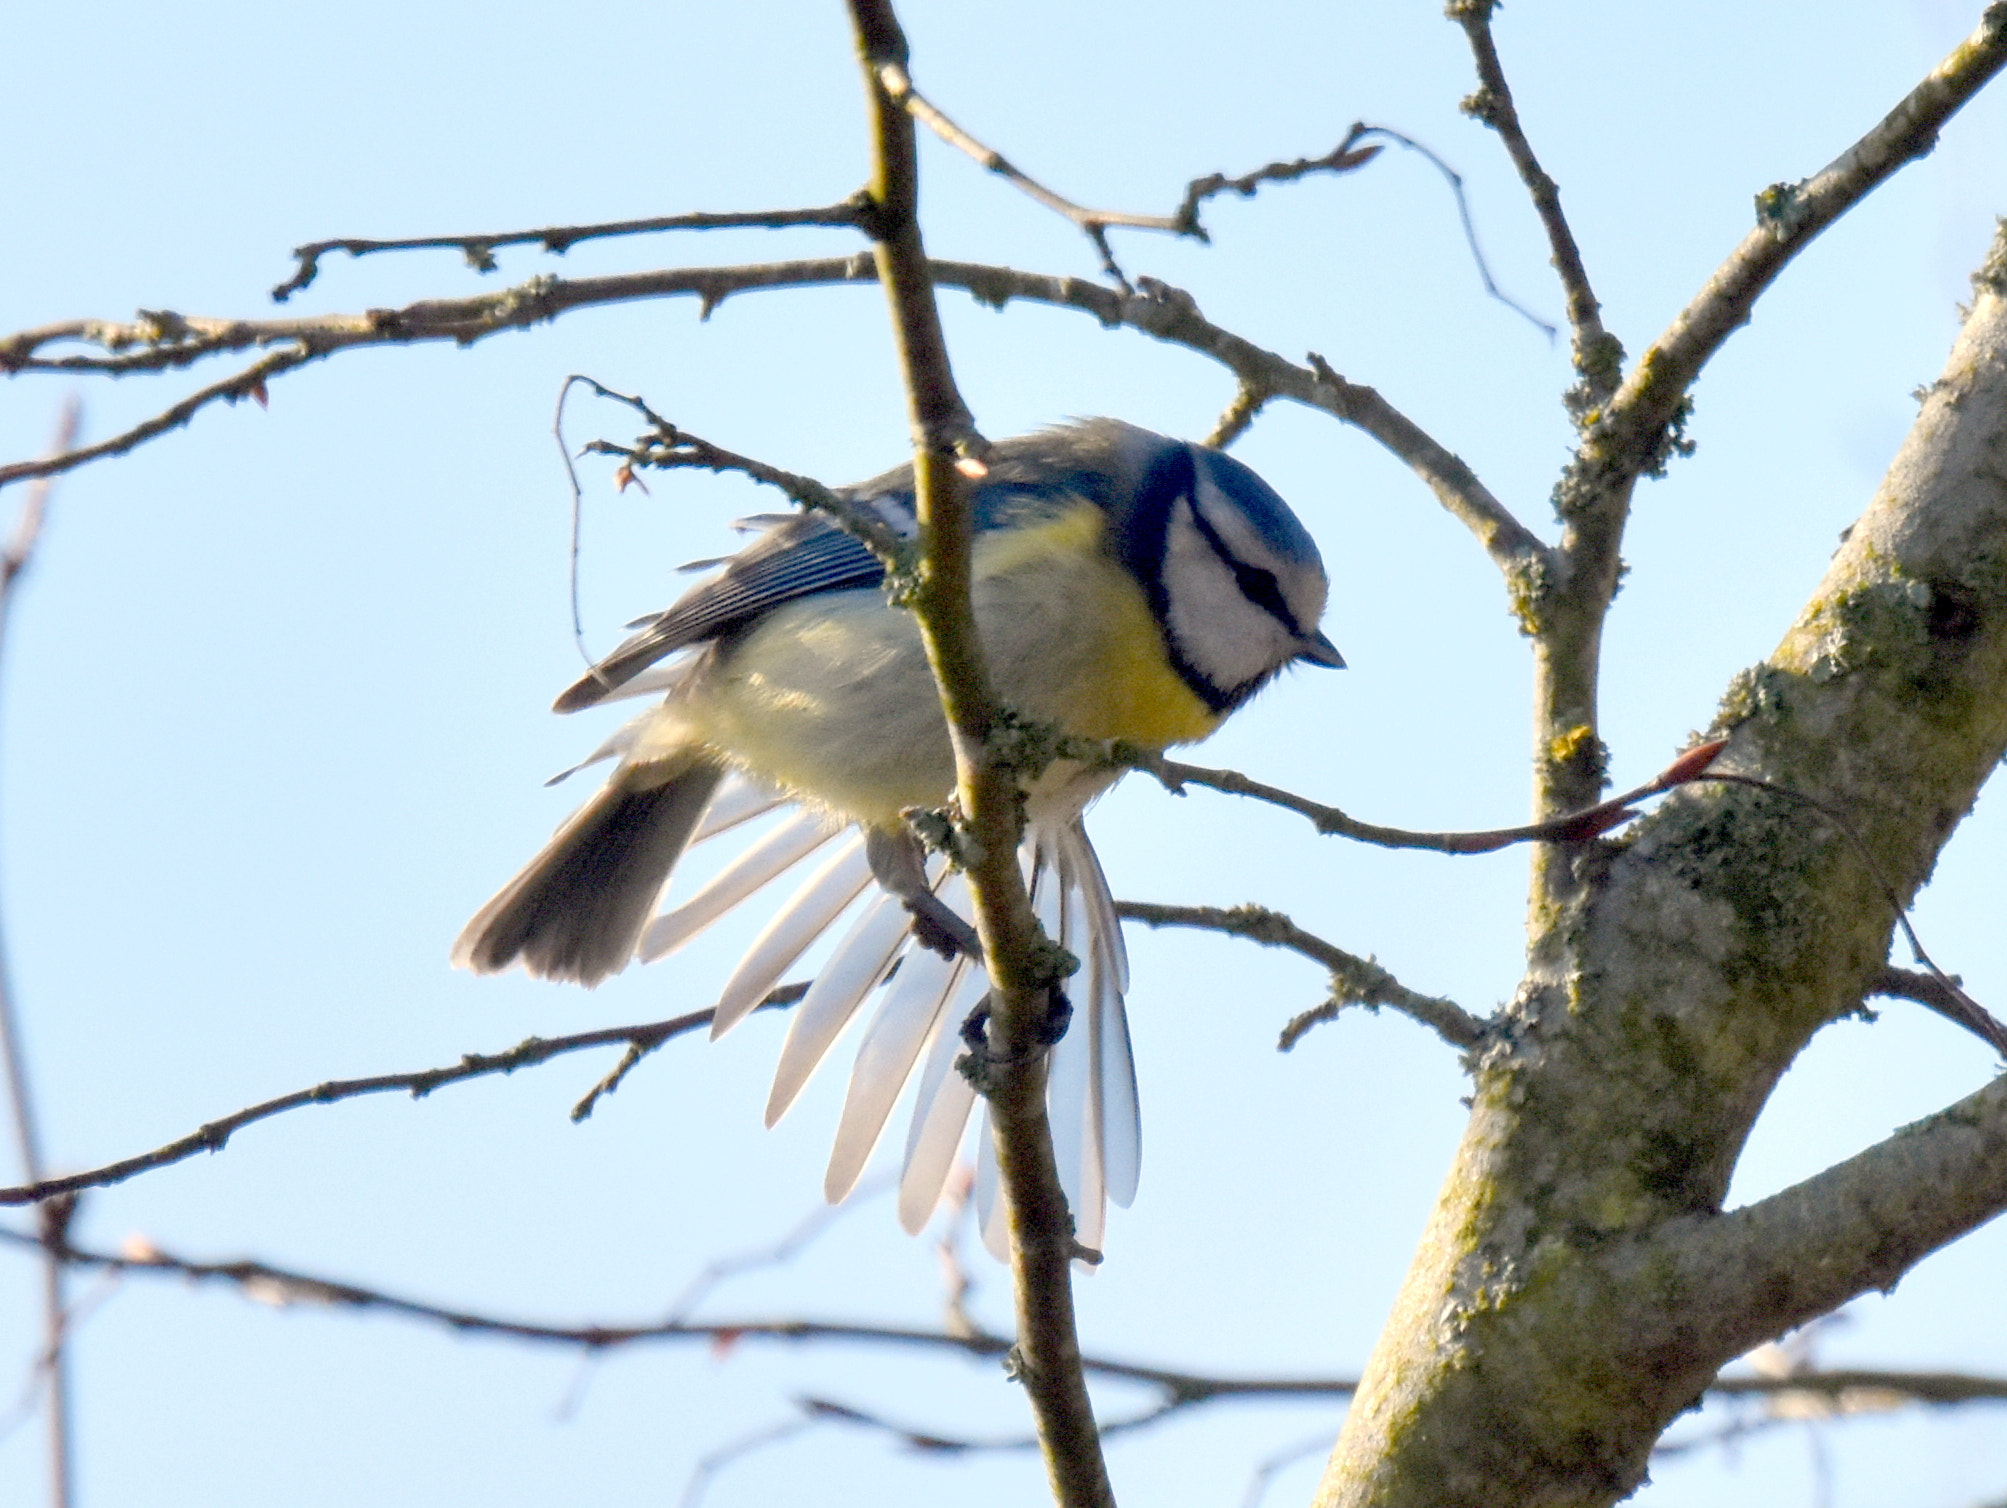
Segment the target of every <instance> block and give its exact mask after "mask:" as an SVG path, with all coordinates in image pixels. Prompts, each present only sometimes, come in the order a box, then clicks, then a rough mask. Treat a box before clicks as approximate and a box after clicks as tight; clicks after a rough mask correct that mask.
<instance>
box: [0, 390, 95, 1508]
mask: <svg viewBox="0 0 2007 1508" xmlns="http://www.w3.org/2000/svg"><path fill="white" fill-rule="evenodd" d="M77 421H78V404H77V401H76V399H74V398H72V399H71V400H70V401H69V402H68V403H66V404H65V405H64V406H63V414H62V418H61V419H60V420H58V421H57V426H56V439H55V444H54V445H53V446H52V447H51V450H50V453H51V454H52V455H61V454H63V453H64V452H65V451H67V450H69V449H70V448H71V446H72V445H73V444H75V442H76V438H77ZM50 486H51V480H50V478H48V477H42V478H40V479H38V480H37V481H36V483H35V485H34V486H33V487H32V488H31V489H29V492H28V500H27V502H26V503H24V504H23V505H22V508H21V516H20V518H19V519H18V520H17V521H16V523H15V525H14V537H13V538H12V539H11V540H9V541H8V542H7V549H6V553H5V554H4V555H0V648H4V647H5V642H6V632H7V617H8V610H9V609H10V608H11V607H12V606H13V603H14V584H15V583H16V582H17V581H19V580H20V579H21V576H22V573H23V572H25V571H26V570H27V569H28V562H29V561H31V560H32V559H33V558H34V555H35V543H36V541H37V540H38V539H39V538H40V537H41V533H42V520H43V518H44V516H45V515H46V513H47V510H48V505H49V488H50ZM0 1057H4V1058H5V1059H6V1069H7V1098H8V1100H9V1102H10V1103H11V1104H12V1105H13V1108H14V1144H15V1147H16V1149H17V1150H18V1153H19V1155H20V1159H21V1171H22V1174H23V1176H24V1177H25V1178H26V1179H27V1181H28V1182H30V1183H40V1182H41V1181H42V1141H41V1134H40V1132H39V1130H38V1129H37V1127H36V1124H35V1102H34V1096H33V1095H32V1094H31V1093H30V1092H29V1085H28V1060H27V1055H26V1052H25V1050H24V1048H23V1045H22V1042H21V1029H20V1022H19V1020H18V1019H17V1017H16V1014H15V1009H14V991H13V988H12V986H11V984H10V982H9V979H8V974H7V956H6V949H5V947H4V945H0ZM75 1209H76V1197H75V1196H74V1195H69V1196H65V1197H61V1198H57V1199H51V1200H47V1201H45V1202H44V1203H43V1204H42V1206H41V1208H40V1215H41V1233H42V1245H43V1248H44V1255H43V1263H42V1316H43V1335H44V1344H43V1351H42V1367H43V1370H44V1372H45V1374H46V1382H47V1387H48V1390H49V1502H50V1504H51V1505H52V1508H70V1503H71V1501H72V1492H71V1484H72V1482H73V1480H74V1470H73V1463H72V1460H71V1450H70V1379H69V1367H68V1365H67V1362H66V1360H65V1347H64V1344H63V1342H64V1330H65V1328H66V1322H67V1315H66V1311H65V1308H64V1303H63V1260H62V1256H61V1255H60V1253H61V1251H62V1249H63V1248H64V1247H65V1246H66V1245H67V1244H68V1239H69V1223H70V1216H71V1215H72V1213H73V1212H74V1211H75Z"/></svg>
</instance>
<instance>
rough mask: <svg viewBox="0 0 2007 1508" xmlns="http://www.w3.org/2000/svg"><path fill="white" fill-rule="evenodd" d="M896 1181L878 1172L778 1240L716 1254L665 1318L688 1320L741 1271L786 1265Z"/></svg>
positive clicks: (894, 1176) (817, 1209) (818, 1208)
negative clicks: (839, 1201)
mask: <svg viewBox="0 0 2007 1508" xmlns="http://www.w3.org/2000/svg"><path fill="white" fill-rule="evenodd" d="M897 1182H898V1175H897V1174H896V1173H890V1172H885V1173H879V1174H876V1175H874V1176H873V1177H871V1178H869V1179H867V1180H866V1181H865V1182H863V1183H861V1184H859V1185H858V1186H857V1187H856V1188H855V1189H853V1190H851V1192H850V1194H849V1196H848V1197H847V1198H846V1199H845V1200H844V1201H843V1202H842V1203H841V1204H818V1205H817V1206H816V1207H815V1208H814V1209H812V1210H810V1211H809V1212H808V1214H807V1215H805V1216H803V1217H802V1219H801V1220H800V1221H799V1222H797V1223H796V1225H795V1227H794V1229H793V1230H791V1231H789V1232H788V1233H787V1234H786V1235H784V1236H782V1237H781V1238H780V1239H779V1240H778V1241H770V1242H768V1243H767V1244H766V1245H765V1246H755V1247H753V1248H752V1249H750V1250H748V1251H740V1252H734V1253H732V1254H731V1255H730V1256H727V1257H716V1258H713V1259H712V1260H711V1261H709V1262H706V1263H705V1264H704V1266H703V1268H702V1269H701V1270H700V1271H699V1272H698V1273H697V1274H696V1275H695V1276H694V1277H692V1278H691V1279H690V1281H689V1282H688V1283H686V1284H684V1285H683V1291H682V1292H681V1293H679V1294H677V1295H676V1298H675V1300H674V1301H673V1302H672V1303H671V1304H670V1305H669V1313H668V1315H667V1316H666V1317H667V1318H668V1319H671V1320H684V1319H688V1318H689V1316H690V1314H691V1311H693V1310H694V1309H696V1307H697V1305H698V1304H700V1303H702V1302H703V1301H704V1299H705V1298H707V1297H708V1296H709V1295H710V1292H711V1290H712V1289H714V1288H716V1287H717V1286H718V1285H719V1284H720V1283H723V1282H725V1281H727V1280H728V1279H731V1278H735V1277H737V1276H739V1274H741V1273H746V1272H759V1271H762V1270H764V1269H765V1268H769V1267H781V1266H785V1265H786V1264H787V1263H789V1262H791V1261H793V1260H794V1259H795V1258H796V1257H798V1256H799V1255H801V1253H802V1252H803V1251H804V1250H806V1249H807V1248H808V1247H809V1246H811V1245H813V1244H814V1243H815V1241H816V1240H817V1239H818V1238H819V1237H820V1236H821V1235H822V1233H823V1232H824V1231H826V1230H828V1229H829V1228H830V1227H831V1226H832V1225H834V1224H836V1222H837V1221H839V1220H841V1219H842V1218H843V1217H844V1216H845V1215H846V1214H848V1213H849V1212H850V1211H852V1210H854V1209H858V1208H861V1207H862V1206H864V1205H866V1204H869V1203H870V1202H871V1201H872V1200H873V1199H876V1198H877V1197H878V1196H879V1195H880V1194H884V1193H888V1192H889V1191H890V1190H891V1189H892V1188H893V1187H894V1185H896V1184H897Z"/></svg>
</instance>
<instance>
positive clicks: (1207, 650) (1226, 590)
mask: <svg viewBox="0 0 2007 1508" xmlns="http://www.w3.org/2000/svg"><path fill="white" fill-rule="evenodd" d="M1163 583H1164V594H1165V600H1166V608H1165V613H1164V618H1165V626H1166V628H1167V629H1168V630H1169V632H1170V636H1171V642H1172V643H1173V644H1174V645H1176V646H1177V649H1178V653H1179V654H1180V655H1182V656H1183V657H1184V660H1185V663H1186V664H1187V665H1189V666H1191V668H1192V669H1193V670H1195V671H1197V672H1198V673H1199V675H1200V676H1202V677H1203V678H1204V679H1205V680H1206V681H1208V682H1209V683H1210V684H1211V685H1213V686H1214V687H1216V688H1217V689H1218V690H1219V691H1221V692H1223V693H1233V692H1236V691H1239V690H1241V689H1242V688H1243V687H1246V686H1250V685H1252V684H1253V683H1255V682H1257V681H1260V680H1264V679H1266V678H1267V677H1268V676H1270V675H1272V674H1273V673H1274V672H1275V671H1276V670H1277V669H1278V668H1280V667H1281V666H1282V665H1284V664H1287V663H1288V662H1289V661H1290V660H1291V659H1293V658H1295V655H1296V650H1297V644H1296V637H1295V635H1294V634H1293V633H1292V632H1291V631H1290V629H1289V626H1288V625H1287V624H1284V623H1282V622H1280V621H1278V620H1277V618H1276V617H1275V615H1274V614H1273V613H1271V612H1269V611H1268V610H1267V609H1266V608H1263V607H1259V606H1257V605H1256V604H1254V603H1252V602H1250V601H1248V599H1247V596H1246V594H1245V593H1243V592H1242V591H1241V589H1240V583H1239V582H1238V581H1236V580H1235V579H1234V573H1233V568H1232V567H1231V566H1230V565H1228V564H1227V563H1226V562H1225V561H1224V560H1222V559H1220V556H1219V552H1218V551H1217V550H1215V549H1214V548H1213V547H1212V543H1211V541H1209V540H1208V539H1207V538H1206V537H1205V535H1204V534H1203V533H1202V532H1200V529H1199V526H1198V523H1197V521H1196V520H1194V519H1193V517H1192V507H1191V503H1190V502H1189V501H1188V500H1187V499H1185V498H1179V499H1178V501H1177V502H1176V503H1175V504H1173V505H1172V508H1171V520H1170V527H1169V529H1168V530H1167V531H1166V535H1165V541H1164V565H1163Z"/></svg>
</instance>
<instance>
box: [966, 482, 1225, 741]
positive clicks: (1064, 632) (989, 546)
mask: <svg viewBox="0 0 2007 1508" xmlns="http://www.w3.org/2000/svg"><path fill="white" fill-rule="evenodd" d="M1105 526H1106V515H1105V514H1103V513H1102V511H1101V510H1100V509H1099V508H1097V507H1095V506H1094V505H1092V504H1091V503H1083V504H1080V505H1078V506H1077V507H1074V508H1071V509H1069V510H1068V511H1067V512H1065V513H1063V514H1061V515H1059V516H1058V517H1056V518H1054V519H1053V520H1052V521H1051V522H1050V523H1044V524H1039V525H1037V526H1035V527H1032V528H1028V529H1014V530H1011V531H1009V532H1007V533H1002V534H994V535H986V536H984V537H983V538H982V539H981V540H980V541H979V542H978V544H977V547H976V559H975V566H976V588H975V598H976V618H977V622H978V623H980V624H981V626H982V631H983V641H984V647H985V649H986V650H987V651H988V656H989V661H990V669H991V671H992V673H993V674H994V675H995V677H996V682H997V690H998V693H999V694H1000V695H1001V696H1002V697H1003V699H1004V701H1005V702H1007V703H1009V704H1010V705H1011V706H1014V707H1016V708H1018V709H1019V710H1020V711H1023V712H1024V713H1026V714H1027V715H1029V716H1032V717H1038V718H1044V719H1047V720H1049V721H1052V722H1056V723H1058V724H1059V725H1060V726H1061V727H1063V728H1065V729H1066V730H1067V731H1068V732H1071V733H1075V734H1078V735H1079V736H1081V737H1083V738H1103V739H1106V738H1121V739H1127V740H1129V741H1130V742H1132V743H1139V744H1146V745H1149V746H1151V747H1154V748H1163V747H1165V746H1166V745H1169V744H1179V743H1191V742H1193V741H1195V740H1197V739H1201V738H1204V737H1205V736H1206V735H1207V734H1209V733H1211V732H1212V731H1213V729H1215V728H1216V727H1218V726H1219V723H1220V715H1219V714H1218V713H1216V712H1214V711H1213V709H1212V708H1211V707H1209V706H1208V705H1207V704H1206V703H1205V702H1204V701H1202V700H1201V699H1200V698H1199V697H1198V696H1197V695H1196V694H1195V693H1194V692H1193V691H1192V689H1191V687H1189V686H1188V685H1186V684H1185V681H1184V678H1183V677H1182V676H1180V675H1179V674H1178V671H1177V668H1176V667H1175V666H1174V665H1172V663H1171V661H1170V657H1169V656H1168V655H1167V654H1166V653H1165V649H1164V637H1163V633H1162V631H1161V630H1160V629H1159V628H1158V626H1157V621H1156V618H1155V617H1154V616H1153V615H1152V614H1151V612H1150V604H1149V601H1148V599H1147V598H1145V596H1144V595H1143V589H1142V587H1141V586H1139V585H1138V584H1137V582H1136V580H1135V578H1134V577H1132V576H1131V575H1130V574H1129V573H1128V572H1127V571H1126V570H1124V569H1123V568H1122V567H1121V566H1120V565H1118V564H1117V563H1116V562H1114V561H1112V560H1110V559H1109V558H1108V557H1107V556H1106V555H1105V554H1104V553H1103V552H1102V550H1101V544H1100V539H1101V531H1102V529H1103V528H1104V527H1105Z"/></svg>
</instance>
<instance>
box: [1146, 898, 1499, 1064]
mask: <svg viewBox="0 0 2007 1508" xmlns="http://www.w3.org/2000/svg"><path fill="white" fill-rule="evenodd" d="M1115 914H1116V915H1117V916H1120V917H1122V918H1124V919H1125V920H1128V921H1138V922H1142V923H1143V924H1144V925H1145V926H1149V927H1197V928H1199V929H1201V930H1203V931H1208V932H1223V933H1225V934H1226V935H1227V936H1229V937H1245V938H1247V939H1249V940H1250V941H1252V942H1258V943H1261V944H1262V945H1264V946H1265V947H1271V948H1287V949H1289V950H1290V951H1291V952H1294V953H1300V954H1302V955H1303V956H1304V957H1305V958H1308V959H1310V960H1311V961H1312V962H1314V963H1318V964H1322V965H1323V966H1324V967H1325V968H1326V969H1327V970H1329V971H1330V974H1331V998H1330V1000H1329V1001H1327V1002H1326V1003H1325V1004H1324V1005H1321V1006H1319V1007H1318V1008H1317V1009H1316V1010H1314V1011H1307V1012H1305V1013H1304V1014H1303V1015H1301V1016H1298V1017H1297V1018H1296V1019H1295V1020H1293V1021H1291V1022H1290V1023H1289V1025H1288V1026H1287V1027H1285V1028H1284V1029H1283V1032H1282V1038H1281V1040H1280V1041H1279V1042H1277V1043H1276V1046H1277V1048H1278V1049H1279V1050H1281V1051H1283V1052H1288V1051H1289V1050H1290V1048H1292V1047H1294V1046H1295V1045H1296V1044H1297V1042H1298V1040H1299V1039H1301V1037H1302V1036H1303V1034H1304V1033H1305V1032H1306V1031H1308V1030H1309V1029H1310V1028H1311V1027H1312V1026H1315V1025H1316V1024H1317V1023H1318V1022H1320V1021H1329V1020H1333V1019H1335V1018H1336V1016H1337V1015H1338V1012H1339V1010H1340V1009H1341V1008H1342V1007H1344V1006H1347V1005H1363V1006H1365V1007H1367V1008H1368V1009H1374V1008H1377V1007H1379V1006H1382V1005H1385V1006H1390V1007H1392V1008H1393V1009H1394V1010H1397V1011H1399V1012H1401V1013H1402V1014H1403V1015H1405V1016H1408V1017H1410V1018H1412V1019H1413V1020H1416V1021H1419V1022H1420V1023H1421V1024H1422V1025H1423V1026H1426V1027H1427V1028H1429V1030H1431V1031H1433V1032H1434V1033H1435V1034H1436V1035H1437V1036H1439V1037H1441V1038H1442V1039H1443V1040H1444V1041H1445V1042H1447V1043H1449V1045H1450V1046H1452V1047H1456V1048H1461V1049H1463V1050H1464V1051H1465V1052H1468V1051H1470V1050H1471V1049H1472V1048H1474V1047H1476V1046H1478V1045H1479V1044H1480V1043H1481V1042H1482V1041H1483V1040H1484V1037H1485V1033H1486V1028H1485V1024H1484V1022H1482V1021H1480V1020H1479V1019H1478V1018H1477V1017H1476V1016H1473V1015H1472V1014H1471V1013H1470V1012H1469V1011H1467V1010H1465V1009H1464V1008H1463V1007H1462V1006H1460V1005H1458V1004H1457V1003H1456V1002H1455V1001H1453V1000H1445V999H1443V998H1441V997H1440V996H1436V995H1420V994H1417V993H1416V992H1415V991H1413V990H1411V989H1409V988H1408V987H1407V986H1406V985H1404V984H1402V983H1401V982H1400V981H1399V980H1398V979H1396V978H1395V977H1394V976H1393V975H1392V974H1390V973H1388V972H1387V971H1386V970H1385V969H1383V968H1381V967H1380V965H1379V964H1377V963H1375V962H1374V961H1373V960H1372V959H1370V958H1361V957H1360V956H1359V955H1358V954H1356V953H1348V952H1346V951H1345V950H1344V949H1343V948H1341V947H1339V946H1338V945H1337V944H1335V943H1330V942H1326V941H1325V940H1324V939H1323V938H1321V937H1319V936H1317V935H1316V934H1315V933H1313V932H1306V931H1304V930H1303V929H1302V928H1301V927H1299V926H1297V925H1296V923H1295V922H1293V921H1291V920H1290V919H1289V918H1288V917H1286V916H1284V915H1283V914H1282V913H1281V912H1280V911H1271V910H1269V909H1268V908H1267V907H1266V906H1234V907H1230V908H1223V907H1219V906H1160V905H1155V904H1152V903H1150V902H1147V901H1117V902H1116V903H1115Z"/></svg>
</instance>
